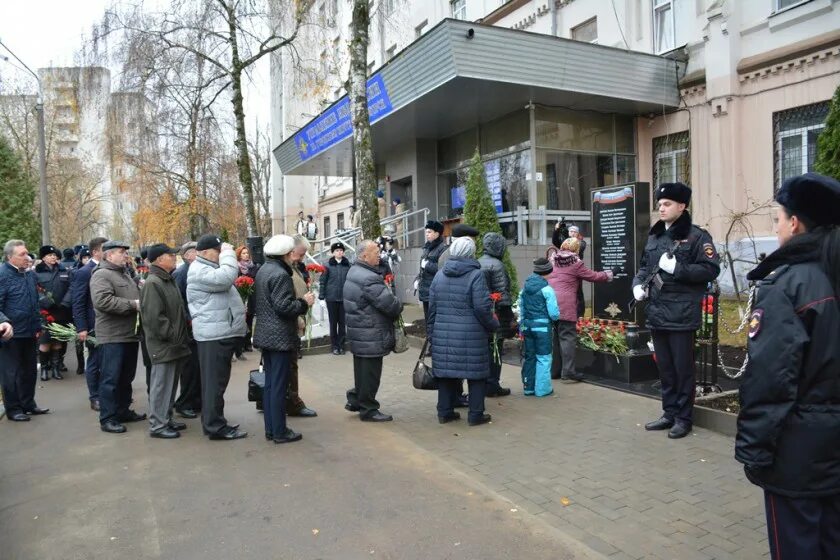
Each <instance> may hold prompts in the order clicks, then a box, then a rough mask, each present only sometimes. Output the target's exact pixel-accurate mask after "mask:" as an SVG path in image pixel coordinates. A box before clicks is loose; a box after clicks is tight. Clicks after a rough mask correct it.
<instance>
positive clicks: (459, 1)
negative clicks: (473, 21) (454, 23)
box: [449, 0, 467, 20]
mask: <svg viewBox="0 0 840 560" xmlns="http://www.w3.org/2000/svg"><path fill="white" fill-rule="evenodd" d="M449 7H450V8H451V10H452V17H453V18H455V19H464V20H465V19H467V0H452V1H451V2H450V3H449Z"/></svg>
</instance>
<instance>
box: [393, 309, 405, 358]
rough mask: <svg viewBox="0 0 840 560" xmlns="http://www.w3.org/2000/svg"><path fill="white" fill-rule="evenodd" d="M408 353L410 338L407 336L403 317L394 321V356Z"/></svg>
mask: <svg viewBox="0 0 840 560" xmlns="http://www.w3.org/2000/svg"><path fill="white" fill-rule="evenodd" d="M406 351H408V336H407V335H406V334H405V324H404V323H403V320H402V316H400V317H399V318H398V319H397V320H396V321H394V354H402V353H403V352H406Z"/></svg>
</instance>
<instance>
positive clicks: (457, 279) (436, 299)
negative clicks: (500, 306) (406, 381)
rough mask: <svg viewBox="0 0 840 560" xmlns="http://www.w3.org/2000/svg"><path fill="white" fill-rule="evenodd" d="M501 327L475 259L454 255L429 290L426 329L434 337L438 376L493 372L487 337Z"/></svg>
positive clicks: (481, 376) (476, 375)
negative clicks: (455, 256)
mask: <svg viewBox="0 0 840 560" xmlns="http://www.w3.org/2000/svg"><path fill="white" fill-rule="evenodd" d="M498 328H499V321H498V320H497V319H496V318H494V317H493V305H492V302H491V301H490V291H489V290H488V289H487V282H486V281H485V280H484V274H483V273H482V272H481V266H480V265H479V264H478V261H477V260H475V259H461V258H459V259H453V258H450V259H449V260H448V261H446V264H445V265H444V266H443V270H442V271H441V273H440V274H438V275H437V276H435V279H434V280H433V281H432V286H431V288H430V289H429V319H428V322H427V324H426V332H427V333H429V336H430V337H431V339H432V362H433V364H434V375H435V377H445V378H454V379H484V378H486V377H488V376H489V375H490V349H489V347H488V345H487V339H488V337H489V336H490V334H491V333H492V332H493V331H495V330H496V329H498Z"/></svg>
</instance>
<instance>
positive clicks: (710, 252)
mask: <svg viewBox="0 0 840 560" xmlns="http://www.w3.org/2000/svg"><path fill="white" fill-rule="evenodd" d="M703 253H704V254H705V255H706V257H708V258H710V259H711V258H714V256H715V246H714V245H712V244H711V243H704V244H703Z"/></svg>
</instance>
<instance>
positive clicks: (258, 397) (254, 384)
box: [248, 369, 265, 403]
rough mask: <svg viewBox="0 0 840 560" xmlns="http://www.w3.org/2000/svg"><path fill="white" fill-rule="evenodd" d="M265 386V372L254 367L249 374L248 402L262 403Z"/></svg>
mask: <svg viewBox="0 0 840 560" xmlns="http://www.w3.org/2000/svg"><path fill="white" fill-rule="evenodd" d="M264 388H265V372H262V371H260V370H258V369H252V370H251V373H250V374H249V375H248V402H256V403H261V402H262V400H263V389H264Z"/></svg>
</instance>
